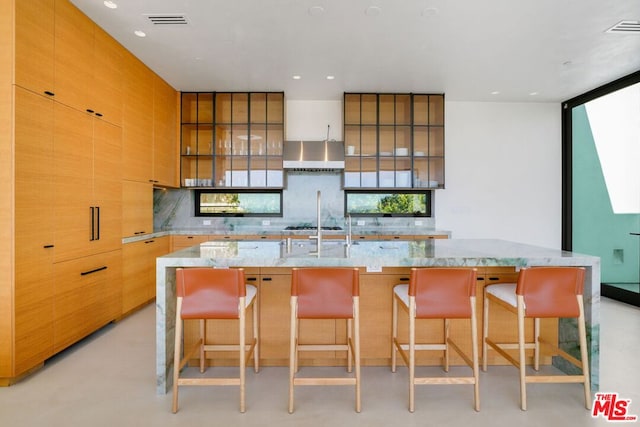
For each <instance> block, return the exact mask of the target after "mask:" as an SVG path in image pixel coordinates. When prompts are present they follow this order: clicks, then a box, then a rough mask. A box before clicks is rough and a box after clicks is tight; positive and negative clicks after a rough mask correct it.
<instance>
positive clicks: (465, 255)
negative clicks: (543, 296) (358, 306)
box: [156, 239, 600, 394]
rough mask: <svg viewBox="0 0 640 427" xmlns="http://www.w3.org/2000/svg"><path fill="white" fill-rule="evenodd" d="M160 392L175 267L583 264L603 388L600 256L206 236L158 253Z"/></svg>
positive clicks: (566, 332)
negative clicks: (190, 244) (319, 244)
mask: <svg viewBox="0 0 640 427" xmlns="http://www.w3.org/2000/svg"><path fill="white" fill-rule="evenodd" d="M156 265H157V270H156V280H157V289H156V292H157V294H156V295H157V296H156V310H157V317H156V331H157V340H156V342H157V353H156V356H157V372H156V373H157V391H158V393H161V394H162V393H166V392H167V390H168V388H169V387H170V385H171V384H170V378H171V376H170V374H171V371H172V369H173V366H172V362H173V360H172V355H173V336H174V328H175V325H174V323H175V292H174V291H175V269H176V268H177V267H198V266H205V267H222V268H224V267H308V266H344V267H352V266H353V267H365V268H367V269H370V270H371V271H378V270H379V269H380V268H384V267H430V266H443V267H455V266H464V267H485V266H486V267H489V266H514V267H516V268H519V267H525V266H583V267H586V269H587V274H586V279H585V290H584V300H585V316H586V320H587V331H588V335H589V339H590V348H589V354H590V366H591V377H592V378H591V384H592V388H593V389H594V390H597V389H598V384H599V381H598V378H599V324H600V319H599V316H600V314H599V310H598V307H599V303H600V259H599V258H598V257H593V256H589V255H583V254H579V253H574V252H567V251H562V250H558V249H549V248H543V247H538V246H532V245H525V244H521V243H515V242H509V241H504V240H493V239H430V240H419V241H375V240H366V241H360V242H357V244H355V243H354V244H353V245H351V246H346V245H345V244H344V243H343V242H342V241H339V242H327V243H326V244H324V245H322V247H321V250H320V251H319V253H318V248H317V245H316V244H315V243H314V244H312V243H310V242H307V241H304V242H300V243H299V244H296V243H295V242H294V243H292V244H291V245H287V243H286V240H283V241H277V240H276V241H263V240H259V241H222V242H206V243H203V244H201V245H197V246H193V247H191V248H187V249H183V250H180V251H176V252H174V253H171V254H168V255H165V256H162V257H159V258H157V262H156ZM575 329H576V328H575V324H573V323H571V322H570V321H561V322H560V323H559V336H560V341H561V344H562V346H563V348H564V349H565V350H567V351H569V352H572V353H574V354H575V352H574V351H573V349H575V342H576V338H575V332H574V331H575Z"/></svg>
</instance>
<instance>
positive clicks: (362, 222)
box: [356, 219, 364, 225]
mask: <svg viewBox="0 0 640 427" xmlns="http://www.w3.org/2000/svg"><path fill="white" fill-rule="evenodd" d="M356 224H357V225H364V219H359V220H358V221H357V222H356Z"/></svg>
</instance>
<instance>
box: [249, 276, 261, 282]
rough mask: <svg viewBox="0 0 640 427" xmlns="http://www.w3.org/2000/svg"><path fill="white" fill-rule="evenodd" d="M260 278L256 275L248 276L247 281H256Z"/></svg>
mask: <svg viewBox="0 0 640 427" xmlns="http://www.w3.org/2000/svg"><path fill="white" fill-rule="evenodd" d="M256 280H258V279H257V278H256V277H247V282H255V281H256Z"/></svg>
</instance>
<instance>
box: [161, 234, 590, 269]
mask: <svg viewBox="0 0 640 427" xmlns="http://www.w3.org/2000/svg"><path fill="white" fill-rule="evenodd" d="M158 261H159V262H160V263H161V264H164V263H166V264H173V265H176V264H180V265H184V266H190V265H202V264H203V263H204V264H206V265H210V266H215V267H240V266H253V267H305V266H356V267H364V266H366V267H385V266H389V267H391V266H393V267H419V266H472V267H475V266H516V267H517V266H526V265H599V258H597V257H593V256H589V255H582V254H578V253H574V252H566V251H562V250H558V249H549V248H543V247H538V246H532V245H525V244H521V243H515V242H509V241H505V240H496V239H425V240H414V241H395V240H394V241H382V240H365V241H358V242H354V243H353V244H352V245H351V246H346V245H345V244H344V241H342V240H340V241H331V240H325V241H323V243H322V246H321V248H320V251H318V246H317V243H316V242H315V241H307V240H302V241H296V240H292V241H289V242H287V239H283V240H269V241H265V240H255V241H254V240H242V241H214V242H205V243H202V244H200V245H196V246H193V247H190V248H187V249H183V250H180V251H176V252H173V253H171V254H168V255H165V256H163V257H160V258H158Z"/></svg>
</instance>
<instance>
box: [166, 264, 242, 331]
mask: <svg viewBox="0 0 640 427" xmlns="http://www.w3.org/2000/svg"><path fill="white" fill-rule="evenodd" d="M246 292H247V291H246V284H245V281H244V270H242V269H231V268H229V269H214V268H182V269H177V270H176V294H177V296H178V297H182V311H181V316H182V318H183V319H238V318H239V316H240V313H239V305H238V303H239V298H240V297H244V296H246Z"/></svg>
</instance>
